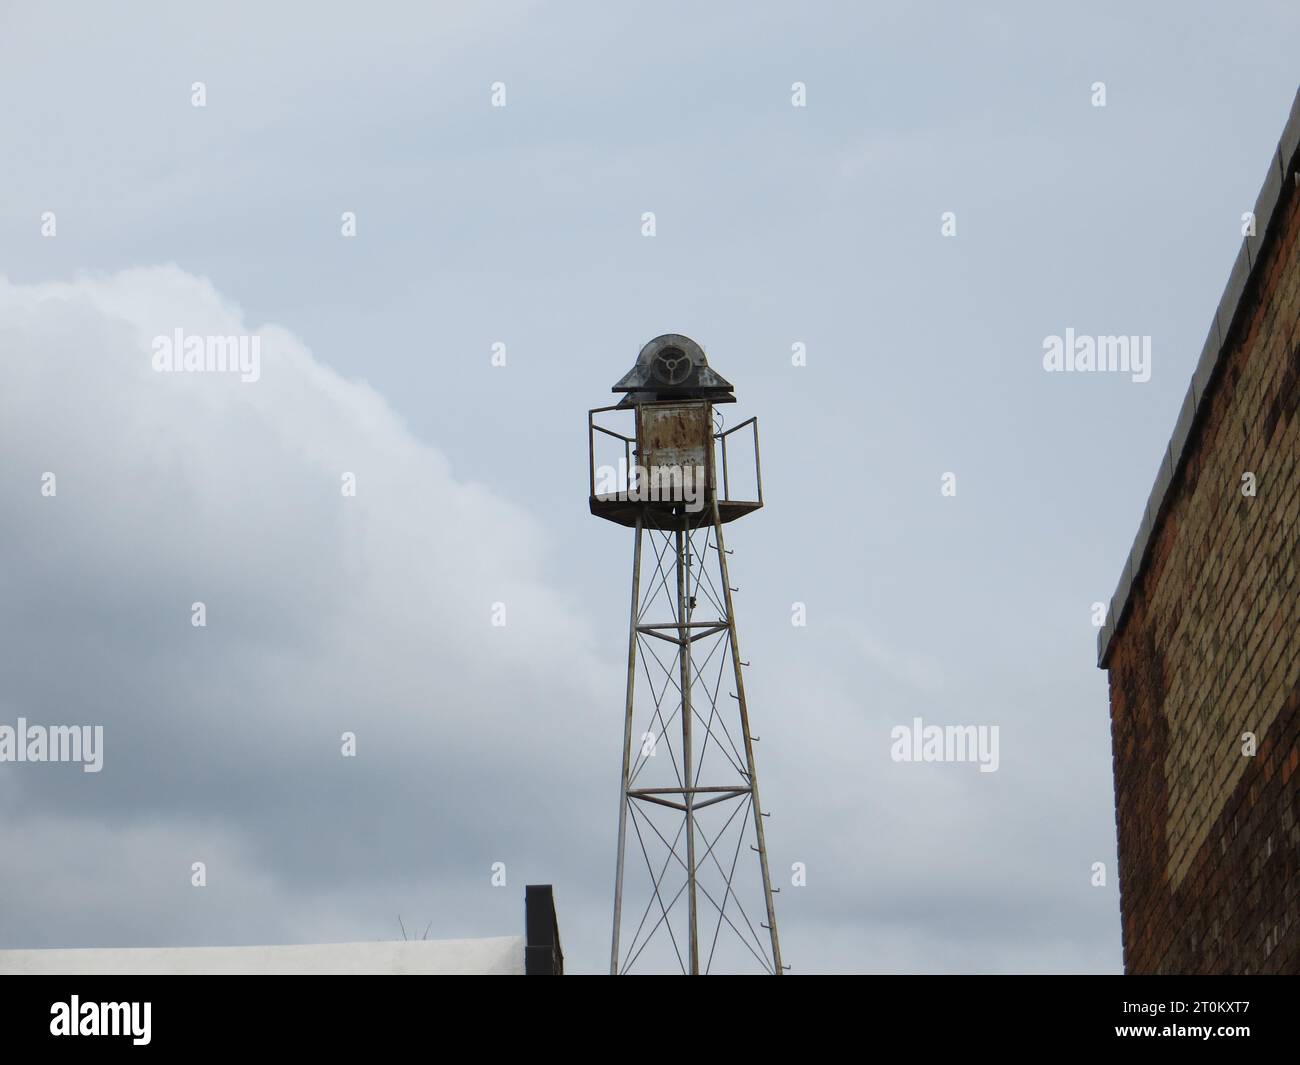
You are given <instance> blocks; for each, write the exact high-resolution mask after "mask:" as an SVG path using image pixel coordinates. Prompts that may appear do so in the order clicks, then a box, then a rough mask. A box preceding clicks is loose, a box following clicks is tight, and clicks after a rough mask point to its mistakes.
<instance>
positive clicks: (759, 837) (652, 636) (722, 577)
mask: <svg viewBox="0 0 1300 1065" xmlns="http://www.w3.org/2000/svg"><path fill="white" fill-rule="evenodd" d="M613 391H615V392H623V393H625V395H624V397H623V399H622V400H621V401H620V402H619V403H618V404H616V405H614V406H611V407H597V408H595V409H594V410H592V411H590V412H588V447H589V459H590V462H589V465H590V488H591V512H592V513H593V514H595V515H597V516H598V517H601V518H606V519H608V520H610V521H614V522H617V523H618V524H620V525H625V526H629V527H631V528H633V529H634V530H635V539H634V542H633V549H632V607H631V618H630V621H629V625H628V650H627V699H626V703H625V708H624V724H623V766H622V774H621V782H620V787H619V815H618V866H617V872H616V874H615V880H614V932H613V941H612V944H611V948H610V973H611V974H620V973H630V972H644V971H664V970H668V971H676V970H680V971H681V972H683V973H690V974H692V975H694V974H699V973H709V972H755V971H757V972H767V973H772V974H777V975H779V974H780V973H781V972H782V965H781V947H780V942H779V940H778V938H777V930H776V911H775V909H774V907H773V904H772V898H773V895H774V893H775V892H776V891H777V890H779V889H774V888H773V887H772V880H771V876H770V874H769V871H768V860H767V848H766V845H765V843H764V838H763V819H764V817H765V816H766V815H765V814H764V813H763V812H762V807H761V805H760V803H759V796H758V773H757V770H756V769H755V765H754V744H755V742H757V740H758V737H756V736H752V735H751V734H750V728H749V712H748V707H747V704H746V702H745V682H744V674H743V669H742V667H743V666H745V665H747V663H745V662H742V661H741V658H740V647H739V640H738V637H737V635H736V617H735V610H734V608H733V604H732V593H733V592H735V591H738V589H736V588H734V587H732V585H731V579H730V576H729V573H728V565H727V558H728V556H729V555H730V554H731V552H729V551H728V550H727V548H726V543H725V541H724V539H723V533H722V527H723V525H725V524H727V523H728V522H732V521H735V520H736V519H737V518H741V517H744V516H745V515H746V514H749V513H751V512H752V511H755V510H757V509H759V508H760V507H761V506H762V505H763V489H762V476H761V468H760V465H759V459H758V422H757V420H756V419H754V418H750V419H748V420H747V421H743V422H741V423H739V424H738V425H736V426H734V427H732V428H730V429H726V430H725V431H724V430H723V429H722V428H721V427H720V426H721V420H722V419H721V413H720V412H716V411H715V410H714V406H715V405H716V404H721V403H734V402H735V396H734V395H733V390H732V386H731V385H730V384H729V383H728V382H727V381H725V380H724V379H723V378H722V377H720V376H719V375H718V374H717V373H715V372H714V371H713V370H712V369H710V368H709V365H708V361H707V360H706V359H705V356H704V351H703V350H702V349H701V348H700V346H699V345H698V344H696V343H695V341H693V340H691V339H690V338H689V337H684V336H680V335H677V334H671V333H670V334H667V335H664V336H660V337H656V338H655V339H654V340H652V341H650V343H648V344H647V345H646V346H645V347H644V348H642V349H641V354H640V355H639V356H638V357H637V361H636V365H635V366H634V367H633V368H632V370H631V371H630V372H629V373H628V374H626V375H625V376H624V377H623V378H622V380H620V381H619V382H618V384H616V385H615V386H614V388H613ZM629 416H630V418H631V419H632V421H633V425H632V426H631V428H633V435H630V436H629V435H627V434H626V433H625V432H620V431H618V430H617V429H614V428H611V427H610V426H609V425H607V424H600V423H601V422H608V421H611V420H613V419H616V418H619V417H622V418H623V419H624V421H625V426H624V427H625V428H627V427H629V426H627V425H626V421H627V419H628V418H629ZM745 430H749V432H748V434H745V433H744V431H745ZM738 433H739V434H742V435H741V436H739V437H738V436H737V435H736V434H738ZM751 442H752V464H751V463H750V462H748V461H746V460H747V459H748V454H749V452H748V450H747V448H746V445H748V444H750V443H751ZM729 448H730V451H731V456H730V458H729V455H728V449H729ZM738 448H741V449H742V451H741V455H740V461H737V455H736V453H737V449H738ZM600 452H603V453H604V455H606V456H608V458H609V459H610V460H612V461H609V462H605V463H602V464H601V465H597V461H598V458H599V457H600V455H599V454H598V453H600ZM719 473H720V474H721V486H719V484H718V474H719ZM742 481H743V482H745V483H744V485H743V486H742V484H741V482H742ZM733 488H734V491H733Z"/></svg>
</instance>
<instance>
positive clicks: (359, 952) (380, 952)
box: [0, 936, 524, 976]
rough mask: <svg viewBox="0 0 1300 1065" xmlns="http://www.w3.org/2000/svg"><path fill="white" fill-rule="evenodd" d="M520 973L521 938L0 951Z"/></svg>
mask: <svg viewBox="0 0 1300 1065" xmlns="http://www.w3.org/2000/svg"><path fill="white" fill-rule="evenodd" d="M209 973H210V974H214V975H222V976H235V975H244V974H258V975H277V974H285V975H292V976H312V975H316V976H343V975H349V976H350V975H372V974H378V975H396V976H428V975H433V976H438V975H447V976H472V975H485V976H488V975H491V976H523V975H524V938H523V937H522V936H499V937H497V938H494V939H428V940H411V941H402V940H397V941H386V942H378V943H310V944H303V945H299V946H282V947H126V948H114V949H103V950H101V949H92V950H0V975H26V976H38V975H46V976H48V975H77V976H81V975H105V976H117V975H130V976H136V975H169V976H170V975H178V976H186V975H196V974H209Z"/></svg>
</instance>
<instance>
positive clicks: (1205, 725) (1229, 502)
mask: <svg viewBox="0 0 1300 1065" xmlns="http://www.w3.org/2000/svg"><path fill="white" fill-rule="evenodd" d="M1293 174H1294V167H1292V168H1291V169H1290V170H1289V171H1288V173H1287V175H1286V179H1285V183H1284V187H1283V189H1282V191H1281V199H1280V201H1279V204H1278V208H1277V213H1276V214H1275V215H1274V216H1273V220H1272V223H1271V224H1270V226H1269V228H1268V232H1267V234H1266V237H1265V240H1264V242H1263V244H1262V247H1261V248H1260V249H1259V252H1258V262H1257V263H1256V264H1255V267H1254V269H1253V271H1252V274H1251V278H1250V281H1249V282H1248V284H1247V286H1246V288H1245V290H1244V292H1243V295H1242V302H1241V304H1240V310H1239V311H1238V316H1237V318H1236V319H1235V324H1234V325H1233V327H1232V329H1231V331H1229V332H1228V333H1227V335H1226V337H1225V344H1224V348H1223V351H1222V354H1221V355H1220V357H1219V363H1218V369H1217V370H1216V371H1215V376H1214V377H1213V378H1212V380H1211V382H1210V384H1209V386H1208V388H1207V390H1206V394H1205V397H1204V399H1203V401H1202V403H1201V404H1200V405H1199V406H1198V409H1197V415H1196V422H1195V423H1194V425H1193V427H1192V433H1191V436H1190V437H1189V438H1188V441H1187V444H1186V447H1185V448H1184V450H1183V452H1182V456H1181V462H1180V465H1179V469H1177V470H1176V471H1175V472H1174V475H1173V479H1172V481H1171V483H1170V486H1169V489H1168V492H1167V494H1166V496H1165V501H1164V503H1163V505H1162V506H1161V509H1160V513H1159V516H1158V517H1157V518H1156V519H1155V520H1154V523H1153V527H1152V532H1151V538H1150V542H1149V545H1148V547H1147V549H1146V552H1147V553H1146V561H1145V564H1144V565H1143V568H1142V569H1141V570H1140V571H1139V572H1138V575H1137V576H1136V578H1135V579H1134V581H1133V584H1132V588H1131V590H1130V591H1129V594H1128V598H1127V604H1126V613H1125V615H1124V620H1123V621H1122V623H1119V624H1118V627H1117V629H1116V631H1115V634H1114V636H1113V638H1112V639H1110V642H1109V646H1108V647H1107V648H1106V651H1105V656H1106V661H1105V665H1106V666H1107V668H1108V669H1109V671H1110V703H1111V729H1112V739H1113V745H1114V766H1115V796H1116V816H1117V823H1118V829H1119V877H1120V909H1121V914H1122V920H1123V937H1124V967H1125V970H1126V971H1128V972H1130V973H1224V972H1227V973H1283V972H1289V973H1300V583H1297V580H1296V568H1297V557H1298V556H1300V237H1298V234H1300V190H1297V189H1296V186H1295V181H1294V178H1293ZM1248 471H1249V472H1253V473H1254V474H1255V477H1256V482H1257V487H1256V495H1255V496H1254V498H1248V497H1246V496H1245V495H1243V493H1242V475H1243V474H1244V473H1246V472H1248ZM1115 620H1116V621H1117V622H1119V619H1115ZM1245 732H1253V733H1254V734H1255V736H1256V737H1257V743H1258V748H1257V751H1256V753H1255V754H1254V756H1247V755H1243V753H1242V751H1243V740H1242V734H1243V733H1245Z"/></svg>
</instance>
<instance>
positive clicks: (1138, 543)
mask: <svg viewBox="0 0 1300 1065" xmlns="http://www.w3.org/2000/svg"><path fill="white" fill-rule="evenodd" d="M1297 149H1300V91H1297V93H1296V96H1295V99H1294V100H1293V101H1292V103H1291V115H1290V118H1289V119H1288V120H1287V124H1286V128H1285V129H1284V130H1283V132H1282V139H1281V140H1280V141H1279V142H1278V145H1277V148H1276V150H1275V151H1274V152H1273V158H1272V159H1271V160H1270V163H1269V168H1268V173H1267V175H1266V176H1265V178H1264V184H1263V187H1262V188H1261V189H1260V192H1259V197H1258V199H1257V200H1256V201H1255V234H1254V235H1253V236H1249V237H1246V238H1245V239H1244V240H1243V241H1242V243H1241V248H1240V249H1239V250H1238V252H1237V257H1236V259H1235V260H1234V262H1233V264H1232V271H1231V273H1230V274H1229V275H1228V284H1227V286H1226V287H1225V288H1224V291H1223V296H1222V298H1221V299H1220V300H1219V307H1218V310H1217V311H1216V312H1215V315H1214V318H1213V320H1212V321H1211V322H1210V332H1209V335H1208V336H1207V337H1206V338H1205V346H1204V347H1203V348H1202V349H1201V357H1200V360H1199V361H1198V363H1197V365H1196V371H1195V373H1193V375H1192V381H1191V384H1190V386H1189V387H1188V389H1187V396H1186V398H1185V399H1184V400H1183V405H1182V408H1181V409H1180V411H1179V414H1178V421H1177V423H1176V424H1175V426H1174V432H1173V436H1172V438H1171V439H1170V441H1169V445H1168V446H1167V447H1166V448H1165V453H1164V455H1163V456H1162V457H1161V460H1160V469H1159V472H1158V473H1157V475H1156V482H1155V485H1154V486H1153V487H1152V489H1151V496H1150V498H1149V499H1148V500H1147V505H1146V510H1145V511H1144V512H1143V515H1142V521H1141V523H1140V526H1139V528H1138V533H1137V537H1136V538H1135V539H1134V541H1133V547H1132V549H1131V550H1130V551H1129V554H1128V560H1127V561H1126V562H1125V563H1124V569H1123V571H1122V572H1121V574H1120V579H1119V584H1118V586H1117V587H1116V589H1115V594H1114V595H1113V596H1112V597H1111V601H1110V609H1109V610H1108V611H1107V612H1106V624H1105V625H1104V626H1103V627H1102V630H1101V632H1100V633H1099V634H1098V636H1097V665H1098V666H1099V667H1100V668H1103V669H1104V668H1105V667H1106V661H1107V658H1108V656H1109V653H1110V648H1111V645H1112V643H1113V642H1114V639H1115V636H1116V635H1117V634H1118V633H1119V631H1120V629H1122V628H1123V626H1124V621H1125V618H1126V615H1127V610H1128V606H1129V597H1130V596H1131V595H1132V592H1133V588H1134V587H1135V586H1136V585H1137V582H1138V578H1139V577H1140V576H1141V574H1142V569H1143V566H1144V565H1145V564H1146V558H1147V551H1148V549H1149V548H1150V546H1151V545H1152V543H1153V542H1154V540H1155V532H1156V529H1157V527H1158V525H1159V521H1160V518H1161V511H1162V509H1163V508H1164V504H1165V501H1166V495H1167V494H1168V492H1169V490H1170V489H1171V488H1172V487H1173V485H1174V482H1175V480H1176V478H1177V474H1178V471H1179V469H1180V468H1181V466H1182V459H1183V457H1184V454H1185V453H1186V449H1187V447H1188V445H1189V443H1190V442H1191V441H1192V440H1193V439H1194V437H1195V430H1196V427H1197V425H1198V424H1199V423H1200V421H1201V419H1202V416H1203V415H1204V412H1205V411H1206V409H1207V408H1208V407H1209V395H1210V391H1211V387H1212V384H1213V382H1214V379H1215V376H1216V373H1217V371H1218V369H1219V367H1220V365H1221V364H1222V363H1223V362H1225V361H1226V358H1227V352H1228V350H1229V348H1230V347H1231V344H1232V341H1233V340H1234V338H1235V328H1236V325H1237V318H1238V315H1239V313H1240V312H1241V311H1242V310H1243V309H1244V308H1245V306H1246V302H1247V301H1246V299H1245V296H1246V293H1247V291H1248V290H1249V289H1250V288H1251V285H1252V283H1253V282H1254V281H1255V280H1256V276H1255V275H1256V268H1257V267H1258V265H1259V263H1260V262H1261V261H1262V260H1263V253H1262V249H1263V247H1264V243H1265V241H1266V240H1267V239H1268V237H1269V235H1270V233H1271V232H1275V230H1276V227H1275V225H1274V221H1275V220H1276V218H1277V215H1278V213H1279V212H1280V210H1281V209H1282V207H1283V205H1284V204H1285V202H1286V200H1287V197H1288V195H1294V191H1293V190H1292V186H1294V185H1295V184H1296V183H1297V182H1300V170H1297V156H1298V155H1300V151H1297ZM1289 190H1291V191H1289Z"/></svg>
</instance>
